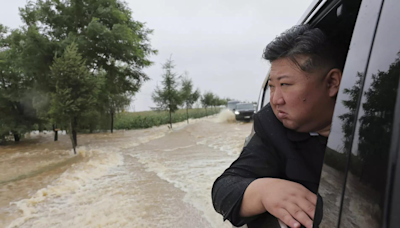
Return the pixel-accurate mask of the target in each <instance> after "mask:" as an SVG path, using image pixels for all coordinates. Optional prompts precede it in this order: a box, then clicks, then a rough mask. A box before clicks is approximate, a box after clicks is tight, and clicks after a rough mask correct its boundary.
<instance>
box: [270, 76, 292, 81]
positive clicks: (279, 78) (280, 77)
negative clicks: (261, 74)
mask: <svg viewBox="0 0 400 228" xmlns="http://www.w3.org/2000/svg"><path fill="white" fill-rule="evenodd" d="M282 78H290V76H288V75H282V76H279V77H278V78H277V80H278V81H279V80H281V79H282ZM268 81H271V78H269V79H268Z"/></svg>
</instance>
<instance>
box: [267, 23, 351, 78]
mask: <svg viewBox="0 0 400 228" xmlns="http://www.w3.org/2000/svg"><path fill="white" fill-rule="evenodd" d="M300 56H306V57H309V59H308V60H307V61H305V62H304V63H303V64H299V62H298V61H297V57H300ZM345 56H346V55H345V52H344V51H343V48H341V47H339V46H337V45H333V44H332V43H331V42H330V41H329V39H328V38H327V36H326V35H325V34H324V33H323V32H322V31H321V30H320V29H318V28H311V27H310V26H309V25H296V26H294V27H292V28H290V29H289V30H287V31H285V32H283V33H282V34H281V35H280V36H278V37H276V38H275V39H274V40H273V41H272V42H271V43H269V44H268V45H267V47H266V48H265V50H264V53H263V58H264V59H266V60H269V61H270V62H272V61H274V60H276V59H280V58H289V59H290V60H291V61H292V62H294V63H295V64H296V65H297V66H299V68H300V69H301V70H303V71H305V72H313V71H314V70H316V69H325V68H329V69H333V68H338V69H340V70H342V71H343V67H344V60H345Z"/></svg>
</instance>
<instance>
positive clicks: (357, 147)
mask: <svg viewBox="0 0 400 228" xmlns="http://www.w3.org/2000/svg"><path fill="white" fill-rule="evenodd" d="M399 7H400V5H399V2H398V1H396V0H385V1H384V2H381V1H375V0H374V1H365V0H364V1H363V2H362V7H361V8H360V14H359V17H358V19H357V24H356V27H355V30H354V34H353V39H352V44H351V46H350V52H349V55H348V59H347V61H346V67H345V70H344V74H343V80H342V84H341V89H340V93H339V95H338V97H337V104H336V108H335V114H334V118H333V123H332V129H331V135H330V137H329V140H328V145H327V150H326V154H325V159H324V166H323V170H322V174H321V182H320V187H319V194H320V195H321V196H322V198H323V219H322V223H321V225H320V227H321V228H324V227H346V228H347V227H354V228H357V227H367V228H369V227H371V228H375V227H383V226H384V227H388V226H386V225H388V219H389V218H390V216H385V214H386V215H390V214H389V213H388V212H387V209H386V208H388V205H389V204H390V202H391V201H390V200H388V199H389V198H388V196H389V195H390V192H391V191H390V189H391V188H392V182H391V181H389V182H388V181H387V180H388V178H389V177H391V176H393V174H392V172H393V171H392V169H388V167H389V166H388V165H389V164H391V163H389V160H390V159H391V160H393V161H394V158H395V156H394V155H393V154H397V152H396V151H395V152H392V153H391V147H392V148H393V147H394V146H395V145H394V144H395V143H397V142H398V138H397V139H396V138H395V139H392V137H394V136H393V135H392V132H393V126H394V125H393V121H394V120H395V117H398V116H399V115H400V114H399V113H398V111H397V113H396V112H395V107H396V102H398V101H396V100H397V97H398V93H397V91H398V84H399V76H400V61H399V51H400V40H399V39H398V37H399V36H400V27H399V26H397V25H395V23H396V22H398V21H400V16H399V15H400V14H399V13H398V10H399V9H400V8H399ZM397 128H398V125H397ZM394 129H395V130H396V128H394ZM397 137H398V136H397ZM392 144H393V145H394V146H393V145H392ZM392 151H393V149H392ZM391 154H392V155H391ZM390 155H391V156H390ZM388 171H390V172H388ZM389 179H393V178H389ZM343 183H344V184H345V185H343ZM393 227H395V226H393Z"/></svg>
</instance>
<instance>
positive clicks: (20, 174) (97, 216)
mask: <svg viewBox="0 0 400 228" xmlns="http://www.w3.org/2000/svg"><path fill="white" fill-rule="evenodd" d="M231 117H232V116H229V115H228V117H227V116H226V115H219V116H218V115H217V116H213V117H208V118H203V119H197V120H190V124H187V123H186V122H183V123H178V124H174V126H173V127H174V128H173V129H172V130H170V129H168V128H167V126H160V127H154V128H151V129H142V130H130V131H117V132H114V133H113V134H111V133H96V134H81V135H79V136H78V143H79V145H80V146H79V147H78V155H74V154H73V152H72V150H71V143H70V141H69V138H68V136H67V135H63V134H61V135H60V136H59V141H58V142H53V135H52V133H50V132H49V133H48V134H45V133H40V134H39V133H38V132H32V133H31V134H28V135H27V136H26V138H25V139H24V140H23V141H22V142H20V143H19V144H14V143H9V144H7V145H6V146H1V147H0V167H1V172H0V227H9V228H11V227H40V228H42V227H191V228H194V227H201V228H204V227H218V228H220V227H232V226H231V225H230V224H229V222H223V220H222V216H221V215H219V214H217V213H216V212H215V211H214V209H213V206H212V203H211V187H212V184H213V182H214V180H215V178H217V177H218V176H219V175H220V174H221V173H222V172H223V171H224V170H225V169H226V168H227V167H228V166H229V165H230V163H232V161H234V160H235V159H236V158H237V157H238V155H239V153H240V151H241V148H242V146H243V143H244V140H245V137H246V136H247V135H249V133H250V131H251V127H252V123H239V122H236V121H231Z"/></svg>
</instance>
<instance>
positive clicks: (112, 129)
mask: <svg viewBox="0 0 400 228" xmlns="http://www.w3.org/2000/svg"><path fill="white" fill-rule="evenodd" d="M113 131H114V112H111V133H113Z"/></svg>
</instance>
